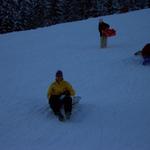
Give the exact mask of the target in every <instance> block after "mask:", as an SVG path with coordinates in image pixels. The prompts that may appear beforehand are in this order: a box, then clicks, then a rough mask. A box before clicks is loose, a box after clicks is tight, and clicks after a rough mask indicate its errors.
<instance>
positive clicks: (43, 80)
mask: <svg viewBox="0 0 150 150" xmlns="http://www.w3.org/2000/svg"><path fill="white" fill-rule="evenodd" d="M149 18H150V9H145V10H140V11H134V12H129V13H125V14H119V15H117V14H116V15H110V16H105V17H103V19H104V21H106V22H108V23H109V24H110V25H111V26H112V27H113V28H115V29H116V30H117V36H116V37H113V38H110V39H109V41H108V45H109V46H108V48H106V49H101V48H100V45H99V33H98V20H99V18H92V19H88V20H84V21H77V22H72V23H65V24H59V25H56V26H51V27H47V28H42V29H37V30H31V31H23V32H14V33H10V34H3V35H0V85H1V86H0V149H1V150H41V149H43V150H63V149H64V150H149V149H150V142H149V139H150V134H149V133H150V109H149V107H150V91H149V89H150V66H143V65H142V59H141V58H140V57H135V56H134V55H133V54H134V52H135V51H137V50H139V49H141V48H142V47H143V46H144V45H145V44H146V43H148V42H150V20H149ZM58 69H61V70H63V72H64V78H65V79H66V80H68V81H69V82H70V83H71V84H72V85H73V86H74V88H75V89H76V92H77V95H81V96H82V101H81V102H80V104H79V105H78V106H76V107H75V109H74V111H73V116H72V118H71V120H70V121H67V122H64V123H62V122H59V121H58V119H56V118H55V116H53V114H52V112H51V111H50V110H49V109H48V105H47V98H46V94H47V88H48V85H49V84H50V83H51V82H52V81H53V80H54V79H55V78H54V75H55V72H56V71H57V70H58Z"/></svg>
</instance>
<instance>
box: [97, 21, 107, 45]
mask: <svg viewBox="0 0 150 150" xmlns="http://www.w3.org/2000/svg"><path fill="white" fill-rule="evenodd" d="M109 27H110V25H109V24H107V23H105V22H104V21H103V19H100V20H99V25H98V29H99V33H100V43H101V48H106V47H107V36H105V35H104V31H105V30H106V29H108V28H109Z"/></svg>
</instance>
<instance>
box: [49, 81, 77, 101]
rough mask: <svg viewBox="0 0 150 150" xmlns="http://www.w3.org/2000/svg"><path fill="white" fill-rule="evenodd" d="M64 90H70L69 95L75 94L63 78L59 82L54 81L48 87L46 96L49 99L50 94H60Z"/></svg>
mask: <svg viewBox="0 0 150 150" xmlns="http://www.w3.org/2000/svg"><path fill="white" fill-rule="evenodd" d="M66 90H67V91H69V92H70V95H71V96H74V95H75V91H74V89H73V88H72V86H71V84H70V83H68V82H67V81H65V80H62V81H61V82H60V83H58V82H56V81H54V82H53V83H52V84H51V85H50V86H49V88H48V92H47V97H48V99H49V98H50V96H51V95H60V94H62V93H63V92H65V91H66Z"/></svg>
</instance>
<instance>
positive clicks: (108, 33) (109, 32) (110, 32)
mask: <svg viewBox="0 0 150 150" xmlns="http://www.w3.org/2000/svg"><path fill="white" fill-rule="evenodd" d="M103 35H104V36H106V37H111V36H115V35H116V30H115V29H113V28H108V29H105V30H104V31H103Z"/></svg>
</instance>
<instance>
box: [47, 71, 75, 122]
mask: <svg viewBox="0 0 150 150" xmlns="http://www.w3.org/2000/svg"><path fill="white" fill-rule="evenodd" d="M72 96H75V90H74V89H73V88H72V86H71V84H70V83H69V82H67V81H65V80H64V79H63V72H62V71H60V70H58V71H57V72H56V79H55V81H54V82H53V83H52V84H51V85H50V86H49V88H48V93H47V97H48V100H49V105H50V108H51V109H52V110H53V112H54V114H55V115H56V116H58V119H59V120H60V121H64V119H65V117H66V119H70V116H71V113H72ZM62 108H64V112H65V116H64V115H63V114H62V112H61V109H62Z"/></svg>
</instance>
